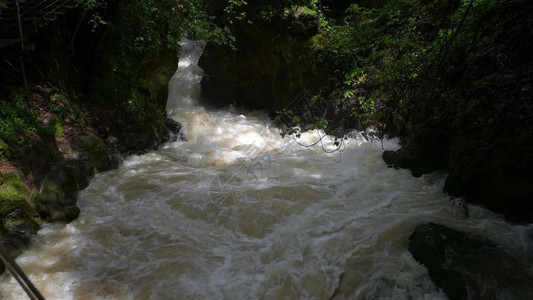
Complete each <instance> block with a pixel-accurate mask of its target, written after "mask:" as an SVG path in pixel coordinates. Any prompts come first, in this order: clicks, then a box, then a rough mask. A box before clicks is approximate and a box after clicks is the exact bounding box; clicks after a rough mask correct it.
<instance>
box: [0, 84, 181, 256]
mask: <svg viewBox="0 0 533 300" xmlns="http://www.w3.org/2000/svg"><path fill="white" fill-rule="evenodd" d="M18 97H22V98H20V99H19V100H23V101H24V103H26V104H27V106H25V107H26V108H27V111H26V112H27V113H28V114H29V115H33V116H35V120H33V121H35V123H32V124H33V125H34V126H33V127H34V128H26V129H20V128H19V129H17V130H18V131H15V132H14V133H13V134H14V136H13V138H14V139H13V140H8V141H4V140H1V143H2V148H1V151H2V159H1V160H0V172H1V173H0V204H1V206H0V220H1V223H0V226H1V227H0V229H1V243H2V246H3V247H4V248H5V249H6V250H7V251H8V253H9V254H10V255H11V256H13V257H15V256H17V255H18V254H20V253H21V252H22V251H23V250H24V249H25V248H26V247H27V246H28V245H29V241H30V238H31V235H32V234H34V233H35V232H36V231H37V230H38V229H39V228H40V226H42V225H43V224H45V223H50V222H67V223H68V222H70V221H72V220H74V219H76V218H77V216H78V214H79V208H78V207H77V206H76V200H77V194H78V191H79V190H81V189H83V188H85V187H86V186H87V185H88V183H89V180H90V179H91V178H92V177H93V176H94V174H95V173H97V172H102V171H107V170H111V169H114V168H116V167H118V165H119V164H120V161H121V159H122V158H123V157H125V156H127V155H131V154H138V153H142V152H144V151H146V150H150V149H155V148H156V147H158V146H159V145H161V144H162V143H164V142H166V141H168V140H169V139H171V138H172V137H176V136H177V133H178V131H179V124H178V123H176V122H175V121H173V120H170V119H167V118H166V117H165V115H164V112H163V111H162V110H160V111H158V112H157V113H156V114H154V115H152V116H151V117H150V118H141V117H140V114H139V111H138V109H139V108H138V107H137V108H135V107H133V108H124V107H106V106H80V105H79V104H76V102H77V101H76V99H73V97H72V96H68V95H66V94H63V93H60V92H58V91H57V90H56V89H54V88H53V87H50V86H45V85H38V86H36V87H35V88H33V89H32V90H31V91H29V92H21V93H20V94H19V96H18ZM51 99H54V100H51ZM20 111H22V109H21V108H20V107H19V111H18V112H15V111H14V112H12V114H14V115H13V116H11V117H13V118H14V117H16V116H17V115H18V114H19V113H20ZM33 121H31V122H33ZM28 122H30V121H29V120H28ZM31 122H30V123H31Z"/></svg>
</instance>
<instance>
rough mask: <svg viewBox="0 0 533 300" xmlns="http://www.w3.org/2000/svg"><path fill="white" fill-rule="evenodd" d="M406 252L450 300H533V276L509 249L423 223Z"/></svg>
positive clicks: (477, 237)
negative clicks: (421, 266)
mask: <svg viewBox="0 0 533 300" xmlns="http://www.w3.org/2000/svg"><path fill="white" fill-rule="evenodd" d="M409 252H411V254H412V255H413V257H414V258H415V259H416V260H417V261H418V262H420V263H422V264H423V265H424V266H426V267H427V268H428V271H429V276H430V277H431V280H433V282H435V284H436V285H437V286H438V287H439V288H441V289H442V290H443V291H444V293H445V294H446V295H447V296H448V297H449V298H450V299H533V286H532V285H531V282H533V274H531V273H530V272H529V271H528V270H527V269H526V267H525V266H524V264H523V263H522V261H521V260H520V259H518V258H517V257H516V256H515V255H514V254H513V253H512V251H511V250H510V249H507V248H504V247H502V246H499V245H497V244H495V243H494V242H492V241H490V240H488V239H486V238H483V237H481V236H477V235H472V234H467V233H462V232H459V231H456V230H453V229H450V228H448V227H446V226H443V225H438V224H435V223H424V224H421V225H419V226H417V228H416V229H415V231H414V233H413V234H412V235H411V237H410V239H409Z"/></svg>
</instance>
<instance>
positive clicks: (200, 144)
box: [0, 40, 533, 299]
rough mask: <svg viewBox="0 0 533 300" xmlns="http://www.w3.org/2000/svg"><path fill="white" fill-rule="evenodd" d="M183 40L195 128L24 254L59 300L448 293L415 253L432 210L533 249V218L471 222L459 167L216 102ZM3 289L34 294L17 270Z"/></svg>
mask: <svg viewBox="0 0 533 300" xmlns="http://www.w3.org/2000/svg"><path fill="white" fill-rule="evenodd" d="M181 46H182V55H181V58H180V63H179V67H178V70H177V72H176V74H175V75H174V76H173V77H172V79H171V81H170V84H169V101H168V104H167V111H168V113H169V115H170V116H171V117H173V118H174V119H176V120H177V121H179V122H180V123H181V124H182V126H183V131H184V135H185V136H186V140H179V141H176V142H173V143H169V144H167V145H165V146H163V147H162V148H161V149H159V150H157V151H154V152H151V153H147V154H144V155H136V156H131V157H130V158H128V159H127V160H126V161H124V163H123V164H122V166H121V167H120V168H119V169H117V170H114V171H109V172H105V173H100V174H97V175H96V177H95V178H94V179H93V180H92V181H91V183H90V185H89V187H87V188H86V189H85V190H83V191H82V192H81V193H80V196H79V202H78V203H79V206H80V209H81V214H80V217H79V219H78V220H76V221H74V222H72V223H71V224H68V225H65V224H51V225H46V226H44V227H43V228H42V229H41V230H40V231H39V232H38V234H37V235H36V236H35V238H34V240H33V243H32V247H31V248H30V249H29V250H27V251H25V252H24V254H22V255H21V256H20V257H19V258H18V259H17V261H18V263H19V264H20V265H21V266H22V268H23V269H24V270H25V271H26V272H27V273H28V276H29V277H30V278H31V280H32V281H33V282H34V283H35V285H36V286H37V287H38V288H39V289H40V290H41V292H42V293H43V294H44V296H45V297H47V298H50V299H328V298H330V297H331V296H332V295H334V294H335V295H336V296H337V297H338V298H340V299H360V298H370V299H378V298H385V299H421V298H425V299H445V298H446V297H445V295H444V294H443V292H442V291H441V290H439V289H438V288H436V287H435V285H434V284H433V283H432V281H431V280H430V278H429V276H428V274H427V270H426V268H425V267H423V266H422V265H420V264H419V263H417V262H416V261H415V260H414V259H413V258H412V256H411V255H410V254H409V252H408V251H407V243H408V238H409V235H410V234H411V233H412V232H413V230H414V228H415V226H416V225H417V224H419V223H420V222H424V221H433V222H437V223H440V224H444V225H447V226H450V227H452V228H455V229H458V230H462V231H467V232H472V233H476V234H480V235H483V236H487V237H489V238H491V239H492V240H494V241H496V242H498V243H501V244H505V245H506V246H508V247H511V248H512V249H514V250H515V251H517V252H518V253H521V254H522V255H523V258H524V261H525V263H531V262H532V261H533V251H532V250H533V249H532V245H531V241H530V239H529V238H527V237H528V236H531V234H532V232H533V228H532V227H531V226H529V227H528V226H519V225H511V224H508V223H506V222H504V221H503V219H502V218H501V216H498V215H495V214H493V213H491V212H490V211H488V210H486V209H484V208H482V207H479V206H473V205H470V207H469V210H470V217H469V218H468V219H462V218H458V217H457V216H456V214H454V212H453V209H452V207H451V205H450V202H449V200H448V198H447V196H446V195H444V194H443V193H442V191H441V187H442V184H443V181H444V174H438V173H435V174H429V175H424V176H422V177H420V178H414V177H412V176H411V175H410V172H409V171H407V170H395V169H391V168H387V166H386V165H385V163H384V162H383V161H382V159H381V155H382V149H381V143H380V142H373V141H370V140H366V139H365V138H364V137H363V135H361V134H359V133H356V132H355V133H353V134H351V135H350V136H347V137H346V138H345V139H344V140H343V142H344V149H343V152H342V153H339V152H333V153H329V151H328V152H326V151H324V148H326V149H331V148H332V147H334V145H333V143H334V141H333V140H332V139H331V138H329V137H323V135H324V133H323V132H320V131H309V132H305V133H303V134H302V136H301V138H300V139H299V140H298V141H295V140H294V139H292V138H290V137H285V138H282V137H281V136H280V131H279V130H278V129H276V128H275V126H273V124H272V121H271V120H270V119H269V118H268V116H267V115H266V114H265V113H264V112H256V111H252V112H250V111H238V110H235V109H227V110H217V111H209V110H206V109H204V108H203V107H202V106H201V105H200V104H199V103H197V101H198V96H199V93H200V82H201V78H202V73H203V72H202V70H201V69H200V68H199V67H198V65H197V62H198V59H199V57H200V55H201V49H202V48H203V43H198V42H194V41H187V40H184V41H183V42H182V44H181ZM322 137H323V138H322ZM321 138H322V140H321V142H318V143H317V144H316V145H314V146H310V147H303V146H301V145H300V144H306V145H311V144H313V143H315V142H317V141H319V140H320V139H321ZM384 146H385V148H386V149H396V148H398V147H399V145H398V143H397V141H395V140H386V141H384ZM339 161H340V162H339ZM517 237H518V238H517ZM0 293H1V296H2V297H3V298H5V299H23V298H24V294H23V291H22V290H21V289H20V287H18V285H17V283H16V282H15V280H14V279H13V278H11V277H10V276H8V275H4V276H3V278H2V282H1V284H0Z"/></svg>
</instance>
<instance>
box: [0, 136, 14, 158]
mask: <svg viewBox="0 0 533 300" xmlns="http://www.w3.org/2000/svg"><path fill="white" fill-rule="evenodd" d="M10 157H11V151H10V149H9V145H8V144H7V143H6V142H5V141H4V140H3V139H0V159H9V158H10Z"/></svg>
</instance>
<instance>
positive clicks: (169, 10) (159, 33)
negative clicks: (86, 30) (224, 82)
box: [80, 0, 247, 55]
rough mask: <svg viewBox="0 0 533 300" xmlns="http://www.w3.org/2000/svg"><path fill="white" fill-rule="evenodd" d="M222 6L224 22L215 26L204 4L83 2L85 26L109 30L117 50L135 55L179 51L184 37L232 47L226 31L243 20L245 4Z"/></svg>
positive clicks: (238, 0)
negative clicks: (87, 23) (85, 18)
mask: <svg viewBox="0 0 533 300" xmlns="http://www.w3.org/2000/svg"><path fill="white" fill-rule="evenodd" d="M223 2H224V4H223V5H224V12H225V13H226V15H227V18H226V20H227V22H226V23H225V24H221V25H220V26H219V25H217V24H216V22H215V17H216V16H214V15H208V13H207V11H206V4H205V3H204V1H196V0H182V1H179V2H178V1H176V0H132V1H126V2H123V1H118V0H82V1H81V2H80V5H81V7H82V8H83V9H84V10H85V12H86V14H87V15H88V18H87V20H88V22H89V24H90V25H91V26H92V27H93V30H97V29H102V28H104V29H109V30H111V31H112V33H113V36H114V39H115V40H116V41H117V42H118V44H119V48H120V49H122V50H123V51H127V52H129V53H131V54H134V55H156V54H158V53H160V52H162V51H166V50H171V51H177V50H179V41H180V40H181V38H182V37H183V36H185V35H186V34H188V35H190V36H194V37H195V38H197V39H205V40H208V41H210V42H213V43H217V44H222V45H232V43H233V42H234V37H233V36H232V34H231V30H230V28H229V27H228V26H229V25H231V24H233V23H234V22H237V21H241V20H243V19H245V18H246V13H245V12H244V10H243V9H242V7H244V6H246V4H247V3H246V1H244V0H228V1H223Z"/></svg>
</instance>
